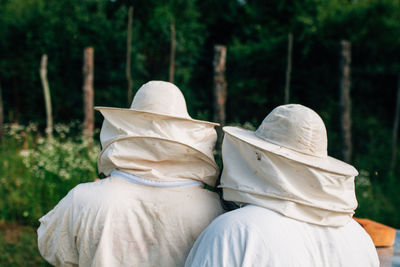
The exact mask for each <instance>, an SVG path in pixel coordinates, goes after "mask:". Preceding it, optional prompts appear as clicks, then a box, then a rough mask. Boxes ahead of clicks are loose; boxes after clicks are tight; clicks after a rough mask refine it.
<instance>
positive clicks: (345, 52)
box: [339, 40, 353, 162]
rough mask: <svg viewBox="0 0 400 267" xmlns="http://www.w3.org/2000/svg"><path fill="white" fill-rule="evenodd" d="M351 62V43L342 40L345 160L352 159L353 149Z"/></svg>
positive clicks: (342, 132) (341, 69)
mask: <svg viewBox="0 0 400 267" xmlns="http://www.w3.org/2000/svg"><path fill="white" fill-rule="evenodd" d="M350 64H351V43H350V42H349V41H346V40H342V41H341V42H340V63H339V70H340V72H339V73H340V83H339V91H340V123H341V135H342V157H343V160H344V161H345V162H350V161H351V154H352V150H353V146H352V142H351V98H350V85H351V76H350Z"/></svg>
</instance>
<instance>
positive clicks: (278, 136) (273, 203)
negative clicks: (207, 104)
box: [186, 104, 379, 267]
mask: <svg viewBox="0 0 400 267" xmlns="http://www.w3.org/2000/svg"><path fill="white" fill-rule="evenodd" d="M223 130H224V132H225V136H224V140H223V144H222V159H223V163H224V169H223V172H222V175H221V185H220V187H222V189H223V198H224V200H226V201H233V202H235V203H238V204H239V205H241V206H243V205H249V206H246V207H245V208H240V209H238V210H235V211H232V212H229V213H227V214H224V215H221V216H220V217H219V218H217V219H216V220H215V221H214V222H213V223H212V224H211V225H210V226H209V227H208V228H207V229H206V230H205V231H204V232H203V233H202V235H201V237H200V238H199V239H198V240H197V241H196V243H195V245H194V247H193V248H192V250H191V252H190V256H189V257H188V259H187V261H186V266H213V267H217V266H232V267H234V266H272V267H275V266H276V267H280V266H282V267H287V266H289V267H290V266H305V267H308V266H360V267H366V266H371V267H377V266H378V265H379V260H378V257H377V253H376V250H375V248H374V245H373V243H372V241H371V239H370V237H369V236H368V235H367V233H366V232H365V231H364V229H362V228H361V226H359V225H358V224H357V223H356V222H355V221H354V220H353V219H352V216H353V214H354V210H355V209H356V207H357V199H356V195H355V191H354V188H355V186H354V178H355V176H357V174H358V172H357V170H356V169H355V168H354V167H353V166H351V165H349V164H347V163H345V162H342V161H340V160H337V159H334V158H332V157H329V156H328V153H327V145H328V141H327V134H326V129H325V125H324V123H323V121H322V119H321V118H320V117H319V116H318V114H317V113H315V112H314V111H313V110H311V109H309V108H307V107H304V106H302V105H296V104H289V105H283V106H279V107H277V108H275V109H274V110H273V111H272V112H271V113H270V114H269V115H268V116H267V117H266V118H265V119H264V120H263V122H262V123H261V125H260V126H259V127H258V129H257V130H256V131H249V130H245V129H241V128H238V127H224V128H223Z"/></svg>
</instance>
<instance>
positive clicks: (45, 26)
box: [0, 0, 400, 265]
mask: <svg viewBox="0 0 400 267" xmlns="http://www.w3.org/2000/svg"><path fill="white" fill-rule="evenodd" d="M129 6H133V7H134V16H133V40H132V75H133V79H134V88H135V89H138V88H139V86H140V85H141V84H143V83H144V82H146V81H148V80H155V79H161V80H166V79H167V77H168V65H169V49H170V39H171V36H170V24H171V22H172V21H174V22H175V25H176V38H177V40H176V41H177V43H176V60H175V62H176V72H175V73H176V75H175V83H176V84H177V85H178V87H180V88H181V89H182V91H183V93H184V95H185V97H186V101H187V104H188V109H189V112H190V114H192V115H193V117H195V118H198V119H203V120H210V119H211V118H212V99H213V98H212V87H213V85H212V81H213V72H212V71H213V70H212V61H213V46H214V45H215V44H224V45H226V46H227V48H228V55H227V70H226V79H227V83H228V98H227V122H228V124H232V123H233V124H235V125H246V126H245V127H249V128H252V129H253V128H254V127H256V126H257V125H258V124H259V123H260V122H261V121H262V119H263V118H264V117H265V115H266V114H268V113H269V112H270V111H271V110H272V109H273V108H274V107H276V106H277V105H280V104H282V103H283V87H284V83H285V71H286V62H287V58H286V57H287V36H288V33H289V32H292V33H293V35H294V47H293V49H294V50H293V53H294V54H293V71H292V77H291V102H293V103H300V104H304V105H306V106H309V107H311V108H313V109H314V110H316V111H317V112H318V113H319V114H320V115H321V117H322V118H323V120H324V121H325V123H326V127H327V130H328V138H329V148H328V149H329V154H330V155H332V156H334V157H338V158H340V151H341V142H340V140H341V137H340V124H339V112H340V107H339V103H338V102H339V93H338V87H339V81H338V77H339V73H338V65H339V57H338V55H339V42H340V40H342V39H347V40H350V41H351V44H352V66H351V75H352V85H351V90H352V91H351V93H352V95H351V96H352V121H353V124H352V134H353V145H354V153H353V154H354V156H353V164H354V165H355V166H356V168H357V169H359V170H360V176H359V177H358V178H356V188H357V197H358V200H359V208H358V210H357V213H356V215H357V216H359V217H369V218H372V219H375V220H377V221H380V222H383V223H387V224H390V225H392V226H395V227H400V215H398V214H397V213H396V207H398V206H399V205H400V197H399V196H400V194H398V192H397V191H396V189H397V188H399V187H400V179H399V177H400V168H399V167H397V168H396V169H395V170H394V171H393V172H389V171H388V169H389V163H390V157H391V150H392V144H391V134H392V133H391V129H392V125H393V117H394V107H395V95H396V89H397V75H398V73H399V71H400V64H399V62H400V53H398V51H400V1H399V0H358V1H347V0H300V1H261V0H238V1H231V0H220V1H214V0H203V1H199V0H171V1H168V0H162V1H159V0H115V1H107V0H97V1H91V0H90V1H89V0H84V1H78V0H58V1H46V0H0V40H1V41H0V58H1V60H0V83H1V85H2V88H3V99H4V111H5V115H6V116H5V120H6V121H7V122H19V123H24V124H28V123H30V122H34V123H35V125H36V126H35V125H31V126H28V127H27V128H24V127H22V128H21V127H19V126H16V125H13V126H12V127H9V128H8V129H7V132H8V136H7V138H6V141H5V142H3V143H2V144H1V145H0V158H1V161H0V194H1V195H2V196H5V197H3V198H2V200H1V201H0V220H12V221H17V222H19V223H23V224H34V225H36V224H37V219H38V218H39V217H40V216H41V215H43V214H44V213H46V212H47V211H48V210H49V209H51V207H53V206H54V204H56V203H57V202H58V200H59V199H60V198H61V197H63V196H64V195H65V194H66V192H68V190H69V189H70V188H72V187H73V186H74V185H75V184H77V183H80V182H85V181H91V180H92V179H93V178H94V177H95V156H96V154H97V153H98V150H99V149H98V145H97V143H93V144H92V146H91V147H90V146H89V147H88V144H87V143H85V142H84V141H82V140H80V139H79V138H77V137H76V134H75V132H76V130H74V129H75V128H77V127H75V126H74V127H72V129H71V127H69V128H68V129H70V131H72V132H66V131H63V130H62V127H61V128H60V127H58V130H57V128H56V130H57V133H56V137H55V139H54V140H52V141H48V140H46V139H43V138H42V137H40V135H39V132H42V131H43V128H44V124H45V110H44V104H43V94H42V89H41V84H40V79H39V75H38V69H39V62H40V57H41V55H42V54H43V53H47V54H48V56H49V62H48V78H49V83H50V89H51V95H52V102H53V112H54V118H55V121H56V122H61V123H70V121H72V120H81V118H82V115H83V114H82V108H81V106H82V89H81V87H82V52H83V48H84V47H85V46H89V45H90V46H93V47H94V49H95V80H94V87H95V103H96V105H104V106H118V107H124V106H126V105H127V101H126V96H127V85H126V80H125V73H124V71H125V56H126V55H125V54H126V27H127V25H126V23H127V14H128V8H129ZM96 120H97V123H98V124H99V123H100V122H101V120H102V117H101V116H100V115H99V114H97V115H96ZM245 122H250V123H247V124H245ZM10 125H11V124H10ZM71 136H75V137H72V138H71ZM216 157H217V161H218V163H219V164H220V165H221V160H220V152H216ZM398 158H399V159H400V156H399V157H398ZM399 164H400V162H397V166H399ZM0 246H1V244H0ZM0 265H2V262H0Z"/></svg>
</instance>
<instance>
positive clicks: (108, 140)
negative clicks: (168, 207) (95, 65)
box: [96, 81, 219, 186]
mask: <svg viewBox="0 0 400 267" xmlns="http://www.w3.org/2000/svg"><path fill="white" fill-rule="evenodd" d="M96 109H97V110H99V111H100V112H101V113H102V115H103V116H104V122H103V126H102V129H101V132H100V141H101V145H102V148H103V149H102V151H101V153H100V155H99V159H98V169H99V172H100V173H104V174H105V175H109V174H110V173H111V171H113V170H123V171H126V172H128V173H131V174H134V175H136V176H139V177H142V178H146V179H151V180H159V181H181V180H197V181H201V182H203V183H206V184H208V185H211V186H214V185H215V182H216V180H217V177H218V172H219V169H218V166H217V165H216V163H215V160H214V155H213V151H214V147H215V142H216V140H217V133H216V131H215V129H214V127H215V125H218V124H216V123H212V122H207V121H200V120H195V119H192V118H191V117H190V116H189V114H188V113H187V109H186V102H185V99H184V97H183V94H182V93H181V91H180V90H179V89H178V87H176V86H175V85H173V84H172V83H168V82H163V81H151V82H148V83H146V84H144V85H143V86H142V87H141V88H140V89H139V90H138V92H137V93H136V95H135V97H134V99H133V102H132V105H131V107H130V108H129V109H123V108H110V107H96Z"/></svg>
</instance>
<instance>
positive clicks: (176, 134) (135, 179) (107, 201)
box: [38, 81, 222, 267]
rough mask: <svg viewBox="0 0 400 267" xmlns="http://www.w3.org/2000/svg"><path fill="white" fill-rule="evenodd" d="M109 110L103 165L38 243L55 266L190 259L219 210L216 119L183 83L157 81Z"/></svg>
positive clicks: (64, 204) (45, 225)
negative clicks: (200, 108)
mask: <svg viewBox="0 0 400 267" xmlns="http://www.w3.org/2000/svg"><path fill="white" fill-rule="evenodd" d="M97 109H98V110H100V111H101V113H102V114H103V116H104V117H105V120H104V123H103V127H102V130H101V132H100V140H101V144H102V147H103V149H102V152H101V153H100V155H99V160H98V168H99V172H100V173H104V174H105V175H106V176H107V178H105V179H103V180H100V181H96V182H92V183H85V184H80V185H78V186H76V187H75V188H74V189H72V190H71V191H70V192H69V193H68V195H67V196H66V197H65V198H64V199H62V200H61V201H60V203H59V204H58V205H57V206H56V207H55V208H54V209H53V210H52V211H50V212H49V213H48V214H46V215H45V216H44V217H42V218H41V219H40V222H41V225H40V227H39V229H38V247H39V250H40V253H41V254H42V256H43V257H44V258H45V259H46V260H47V261H48V262H50V263H51V264H53V265H56V266H75V265H79V266H171V267H176V266H183V265H184V262H185V258H186V256H187V255H188V253H189V250H190V248H191V246H192V245H193V243H194V241H195V240H196V238H197V237H198V235H199V234H200V233H201V231H202V230H203V229H204V228H206V227H207V225H208V224H209V223H210V222H211V221H212V220H213V219H214V218H215V217H216V216H218V215H219V214H221V213H222V208H221V205H220V202H219V198H218V195H217V194H216V193H213V192H211V191H209V190H206V189H205V188H204V185H205V184H208V185H209V186H214V185H215V182H216V179H217V176H218V166H217V165H216V163H215V161H214V157H213V148H214V145H215V141H216V137H217V136H216V131H215V129H214V126H215V124H214V123H210V122H205V121H198V120H194V119H192V118H190V116H189V115H188V113H187V110H186V103H185V100H184V98H183V95H182V93H181V92H180V90H179V89H178V88H177V87H176V86H174V85H173V84H170V83H167V82H160V81H152V82H149V83H147V84H145V85H143V86H142V88H141V89H140V90H139V91H138V92H137V93H136V95H135V98H134V100H133V103H132V107H131V109H118V108H107V107H98V108H97Z"/></svg>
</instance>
